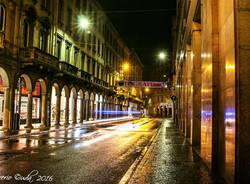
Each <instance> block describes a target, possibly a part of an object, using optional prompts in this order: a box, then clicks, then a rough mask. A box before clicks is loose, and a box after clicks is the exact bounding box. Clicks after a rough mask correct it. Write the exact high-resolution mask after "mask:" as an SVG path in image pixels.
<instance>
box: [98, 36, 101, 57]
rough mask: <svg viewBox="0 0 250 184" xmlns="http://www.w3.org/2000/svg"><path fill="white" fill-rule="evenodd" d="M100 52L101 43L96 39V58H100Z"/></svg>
mask: <svg viewBox="0 0 250 184" xmlns="http://www.w3.org/2000/svg"><path fill="white" fill-rule="evenodd" d="M100 50H101V42H100V40H99V39H98V44H97V54H98V56H100Z"/></svg>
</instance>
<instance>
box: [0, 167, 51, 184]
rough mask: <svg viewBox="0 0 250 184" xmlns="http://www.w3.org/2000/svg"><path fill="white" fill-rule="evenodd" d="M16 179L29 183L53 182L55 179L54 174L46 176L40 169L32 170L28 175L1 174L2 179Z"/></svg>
mask: <svg viewBox="0 0 250 184" xmlns="http://www.w3.org/2000/svg"><path fill="white" fill-rule="evenodd" d="M13 179H14V180H16V181H26V182H29V183H33V182H52V181H53V179H54V178H53V176H45V175H41V174H40V173H39V171H38V170H32V171H31V172H30V173H29V174H28V175H22V174H19V173H17V174H15V175H14V176H10V175H7V176H0V181H1V180H6V181H10V180H13Z"/></svg>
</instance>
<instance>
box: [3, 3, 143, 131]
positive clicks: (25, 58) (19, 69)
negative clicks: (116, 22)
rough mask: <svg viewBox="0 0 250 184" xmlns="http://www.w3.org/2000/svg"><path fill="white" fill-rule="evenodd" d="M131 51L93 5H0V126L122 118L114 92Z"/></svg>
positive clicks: (124, 106)
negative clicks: (83, 23)
mask: <svg viewBox="0 0 250 184" xmlns="http://www.w3.org/2000/svg"><path fill="white" fill-rule="evenodd" d="M83 15H84V16H85V17H88V18H89V20H90V22H91V26H90V28H89V29H88V30H82V29H81V28H80V27H79V18H80V17H81V16H83ZM131 53H133V51H132V50H130V49H129V48H128V47H127V46H126V44H125V43H124V42H123V41H122V39H121V38H120V36H119V34H118V32H117V31H116V29H115V28H114V27H113V25H112V23H111V22H110V21H109V19H108V17H107V16H106V15H105V12H104V11H103V10H102V8H101V6H100V5H99V4H98V2H96V1H93V0H73V1H70V0H55V1H54V0H53V1H48V0H0V110H1V111H0V125H1V128H2V129H3V130H6V131H11V130H18V129H20V127H26V128H33V127H42V128H48V127H50V126H52V125H58V126H60V125H64V126H68V125H69V124H76V123H83V121H85V120H92V119H102V118H112V117H120V116H124V115H127V114H128V113H121V112H122V111H125V112H127V111H128V101H129V99H127V98H119V95H118V94H117V93H116V90H114V86H115V80H116V75H117V73H118V74H119V72H120V69H119V67H120V66H121V63H123V62H124V61H125V60H127V59H128V58H129V57H130V55H131ZM133 62H135V63H136V62H139V64H140V61H139V60H133ZM133 72H135V73H138V72H137V71H133Z"/></svg>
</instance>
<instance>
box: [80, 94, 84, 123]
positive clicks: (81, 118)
mask: <svg viewBox="0 0 250 184" xmlns="http://www.w3.org/2000/svg"><path fill="white" fill-rule="evenodd" d="M80 123H83V98H81V99H80Z"/></svg>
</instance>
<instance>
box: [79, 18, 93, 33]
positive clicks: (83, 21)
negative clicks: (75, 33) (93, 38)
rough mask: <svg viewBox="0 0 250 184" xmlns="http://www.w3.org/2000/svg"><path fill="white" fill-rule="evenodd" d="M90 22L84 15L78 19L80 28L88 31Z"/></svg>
mask: <svg viewBox="0 0 250 184" xmlns="http://www.w3.org/2000/svg"><path fill="white" fill-rule="evenodd" d="M90 24H91V23H90V20H89V19H88V17H86V16H84V15H80V16H79V17H78V26H79V27H80V28H81V29H83V30H88V29H89V28H90Z"/></svg>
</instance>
